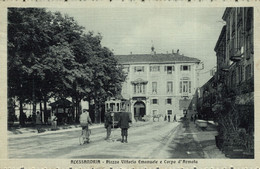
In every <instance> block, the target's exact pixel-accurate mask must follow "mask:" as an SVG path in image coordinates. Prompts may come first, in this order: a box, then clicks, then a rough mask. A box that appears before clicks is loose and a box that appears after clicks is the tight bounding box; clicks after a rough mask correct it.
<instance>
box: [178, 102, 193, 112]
mask: <svg viewBox="0 0 260 169" xmlns="http://www.w3.org/2000/svg"><path fill="white" fill-rule="evenodd" d="M190 103H191V99H184V100H180V101H179V109H180V110H185V109H188V108H189V105H190Z"/></svg>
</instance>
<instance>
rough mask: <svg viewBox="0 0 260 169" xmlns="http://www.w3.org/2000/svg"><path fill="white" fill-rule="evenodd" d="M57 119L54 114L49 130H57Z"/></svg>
mask: <svg viewBox="0 0 260 169" xmlns="http://www.w3.org/2000/svg"><path fill="white" fill-rule="evenodd" d="M57 120H58V119H57V117H56V115H55V114H53V115H52V116H51V130H57Z"/></svg>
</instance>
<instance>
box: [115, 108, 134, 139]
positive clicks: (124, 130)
mask: <svg viewBox="0 0 260 169" xmlns="http://www.w3.org/2000/svg"><path fill="white" fill-rule="evenodd" d="M129 123H132V121H131V119H130V117H129V114H128V112H125V110H124V109H122V110H121V113H120V117H119V121H118V126H119V127H120V128H121V136H122V140H121V142H122V143H124V142H125V143H127V136H128V128H129Z"/></svg>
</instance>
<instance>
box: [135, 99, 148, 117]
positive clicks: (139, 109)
mask: <svg viewBox="0 0 260 169" xmlns="http://www.w3.org/2000/svg"><path fill="white" fill-rule="evenodd" d="M145 112H146V110H145V104H144V102H142V101H138V102H136V103H135V104H134V116H135V120H139V121H142V118H143V117H144V115H145Z"/></svg>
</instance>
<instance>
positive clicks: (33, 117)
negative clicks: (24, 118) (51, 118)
mask: <svg viewBox="0 0 260 169" xmlns="http://www.w3.org/2000/svg"><path fill="white" fill-rule="evenodd" d="M32 123H33V125H35V124H36V114H35V112H33V114H32Z"/></svg>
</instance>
